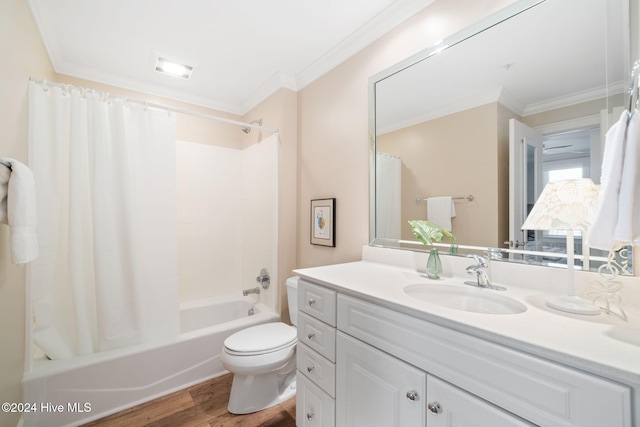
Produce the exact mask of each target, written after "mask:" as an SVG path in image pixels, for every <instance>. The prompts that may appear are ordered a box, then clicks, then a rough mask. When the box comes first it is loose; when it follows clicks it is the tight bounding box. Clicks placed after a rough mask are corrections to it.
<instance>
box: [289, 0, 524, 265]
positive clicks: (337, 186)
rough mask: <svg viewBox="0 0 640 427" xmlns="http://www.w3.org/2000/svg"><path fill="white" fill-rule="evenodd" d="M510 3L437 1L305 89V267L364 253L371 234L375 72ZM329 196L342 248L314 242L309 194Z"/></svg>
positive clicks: (301, 115) (301, 107) (301, 208)
mask: <svg viewBox="0 0 640 427" xmlns="http://www.w3.org/2000/svg"><path fill="white" fill-rule="evenodd" d="M510 3H512V1H510V0H484V1H473V0H461V1H456V2H451V1H443V0H440V1H437V2H435V3H433V4H432V5H430V6H428V7H427V8H426V9H425V10H424V11H423V12H421V13H420V14H418V15H416V16H414V17H413V18H412V19H410V20H408V21H407V22H406V23H405V24H403V25H401V26H400V27H398V28H397V29H395V30H394V31H392V32H390V33H388V34H387V35H385V36H384V37H382V38H380V39H379V40H377V41H376V42H374V43H372V44H371V45H370V46H369V47H367V48H366V49H364V50H362V51H361V52H359V53H358V54H357V55H355V56H353V57H351V58H350V59H348V60H347V61H345V62H344V63H342V64H341V65H339V66H338V67H336V68H334V69H333V70H332V71H330V72H329V73H327V74H325V75H324V76H322V77H321V78H319V79H317V80H316V81H315V82H313V83H312V84H310V85H308V86H307V87H305V88H304V89H303V90H301V91H300V92H299V98H298V120H299V121H298V128H299V141H300V145H299V148H298V168H299V172H298V178H299V179H298V267H307V266H317V265H325V264H331V263H338V262H348V261H354V260H358V259H360V254H361V250H362V245H364V244H367V243H368V241H369V163H368V158H369V157H368V156H369V152H368V149H369V142H368V127H367V126H368V107H367V105H368V104H367V103H368V92H367V90H368V79H369V77H370V76H372V75H374V74H376V73H378V72H380V71H382V70H384V69H385V68H387V67H390V66H391V65H393V64H395V63H396V62H398V61H401V60H403V59H404V58H406V57H408V56H410V55H412V54H414V53H416V52H418V51H420V50H422V49H425V48H427V47H429V46H432V45H434V44H435V43H436V42H437V41H438V40H440V39H442V38H445V37H446V36H448V35H450V34H453V33H454V32H456V31H458V30H460V29H463V28H465V27H466V26H468V25H470V24H472V23H474V22H476V21H478V20H479V19H481V18H483V17H485V16H487V15H489V14H490V13H492V12H495V11H496V10H498V9H500V8H502V7H504V6H506V5H507V4H510ZM324 197H336V199H337V202H336V204H337V206H336V211H337V218H336V247H335V248H328V247H322V246H313V245H311V244H310V243H309V233H310V225H309V223H310V221H309V215H310V207H309V204H310V200H311V199H315V198H324Z"/></svg>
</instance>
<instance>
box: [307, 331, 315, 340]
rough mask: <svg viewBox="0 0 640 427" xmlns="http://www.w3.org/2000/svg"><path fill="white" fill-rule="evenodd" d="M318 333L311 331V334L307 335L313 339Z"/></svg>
mask: <svg viewBox="0 0 640 427" xmlns="http://www.w3.org/2000/svg"><path fill="white" fill-rule="evenodd" d="M315 336H316V334H314V333H313V332H311V333H310V334H309V335H307V338H309V339H312V338H313V337H315Z"/></svg>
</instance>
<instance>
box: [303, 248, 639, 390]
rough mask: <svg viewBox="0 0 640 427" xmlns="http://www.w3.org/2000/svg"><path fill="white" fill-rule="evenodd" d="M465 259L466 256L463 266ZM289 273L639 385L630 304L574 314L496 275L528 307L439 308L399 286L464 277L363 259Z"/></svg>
mask: <svg viewBox="0 0 640 427" xmlns="http://www.w3.org/2000/svg"><path fill="white" fill-rule="evenodd" d="M411 256H414V255H411ZM468 261H469V260H466V261H465V262H466V263H467V264H468V263H469V262H468ZM509 268H513V267H509ZM537 271H542V270H537ZM461 272H464V269H462V270H461ZM294 273H295V274H297V275H300V276H301V277H303V278H306V279H310V280H311V281H312V282H316V283H319V284H323V285H325V286H328V287H330V288H332V289H335V290H337V291H338V292H341V293H344V294H347V295H352V296H356V297H359V298H362V299H365V300H368V301H370V302H374V303H377V304H379V305H381V306H385V307H388V308H391V309H394V310H397V311H399V312H402V313H406V314H409V315H412V316H415V317H418V318H422V319H424V320H427V321H430V322H433V323H436V324H439V325H442V326H446V327H450V328H452V329H455V330H458V331H461V332H465V333H468V334H470V335H474V336H477V337H480V338H483V339H487V340H490V341H493V342H496V343H498V344H502V345H506V346H509V347H512V348H515V349H518V350H522V351H525V352H528V353H531V354H534V355H536V356H540V357H544V358H547V359H550V360H553V361H556V362H559V363H562V364H565V365H569V366H572V367H575V368H578V369H581V370H584V371H587V372H591V373H594V374H597V375H602V376H604V377H607V378H610V379H613V380H617V381H621V382H623V383H626V384H630V385H633V386H635V387H638V386H640V310H638V308H637V307H627V306H625V311H626V313H627V315H628V320H627V321H624V320H622V319H620V318H618V317H616V316H612V315H605V314H599V315H595V316H581V315H574V314H570V313H564V312H561V311H556V310H553V309H551V308H549V307H547V306H546V305H545V299H546V298H547V297H548V296H551V295H553V294H550V293H549V291H548V288H549V287H548V286H541V288H543V290H540V289H538V288H537V287H523V286H517V285H514V284H511V283H505V282H506V280H502V281H501V282H497V284H501V285H505V286H506V287H507V290H506V291H502V292H499V294H501V295H504V296H508V297H511V298H513V299H515V300H517V301H520V302H522V303H523V304H525V305H526V306H527V310H526V311H525V312H524V313H518V314H483V313H473V312H467V311H461V310H455V309H450V308H445V307H441V306H439V305H435V304H431V303H429V302H426V301H422V300H419V299H416V298H414V297H411V296H409V295H407V294H405V293H404V292H403V288H404V287H405V286H407V285H410V284H418V283H441V284H447V283H449V284H461V283H462V282H464V281H465V280H469V277H468V276H467V277H462V276H460V277H454V276H453V275H452V274H450V275H449V276H448V277H447V276H446V273H447V271H445V276H443V278H442V279H440V280H437V281H432V280H430V279H428V278H427V277H426V274H424V272H420V271H419V270H418V269H416V268H410V267H409V268H408V267H407V266H406V265H405V266H396V265H389V264H384V263H380V262H372V261H369V260H363V261H358V262H352V263H345V264H335V265H329V266H324V267H313V268H304V269H298V270H295V271H294ZM527 273H530V272H527ZM554 274H557V273H554ZM544 276H545V274H541V280H545V277H544ZM529 280H531V277H529ZM634 284H635V283H634ZM560 289H562V286H560ZM478 291H479V292H498V291H492V290H482V289H478ZM559 294H562V293H561V292H560V293H559Z"/></svg>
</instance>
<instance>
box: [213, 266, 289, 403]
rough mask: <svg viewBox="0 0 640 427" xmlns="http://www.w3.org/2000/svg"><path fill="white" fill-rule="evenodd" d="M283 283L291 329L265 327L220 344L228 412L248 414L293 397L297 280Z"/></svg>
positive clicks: (263, 325)
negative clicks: (227, 387) (230, 379)
mask: <svg viewBox="0 0 640 427" xmlns="http://www.w3.org/2000/svg"><path fill="white" fill-rule="evenodd" d="M286 283H287V301H288V304H289V316H290V317H291V323H293V325H294V326H290V325H287V324H286V323H282V322H276V323H265V324H262V325H256V326H252V327H250V328H247V329H243V330H241V331H239V332H236V333H235V334H233V335H231V336H229V337H228V338H227V339H226V340H224V347H223V349H222V355H221V359H222V364H223V366H224V367H225V369H227V370H228V371H230V372H232V373H233V383H232V385H231V394H230V396H229V405H228V407H227V409H228V411H229V412H230V413H232V414H248V413H251V412H256V411H260V410H262V409H266V408H269V407H271V406H274V405H277V404H278V403H280V402H283V401H285V400H287V399H289V398H290V397H293V396H294V395H295V393H296V342H297V341H298V339H297V330H296V327H295V325H297V324H298V297H297V295H298V277H297V276H296V277H290V278H288V279H287V281H286Z"/></svg>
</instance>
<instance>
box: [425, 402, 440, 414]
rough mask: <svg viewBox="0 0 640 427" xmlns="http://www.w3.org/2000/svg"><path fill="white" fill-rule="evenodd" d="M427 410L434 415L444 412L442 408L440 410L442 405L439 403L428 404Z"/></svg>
mask: <svg viewBox="0 0 640 427" xmlns="http://www.w3.org/2000/svg"><path fill="white" fill-rule="evenodd" d="M427 409H428V410H429V412H431V413H432V414H433V415H438V414H439V413H440V411H441V410H442V408H440V404H439V403H438V402H430V403H428V404H427Z"/></svg>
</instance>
